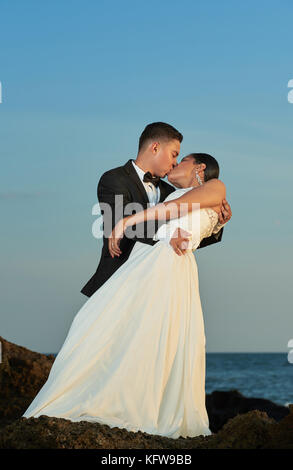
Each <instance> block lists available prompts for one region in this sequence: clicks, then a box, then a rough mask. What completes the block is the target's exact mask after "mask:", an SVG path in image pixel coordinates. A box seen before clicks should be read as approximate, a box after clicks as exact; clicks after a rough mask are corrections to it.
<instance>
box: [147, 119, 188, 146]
mask: <svg viewBox="0 0 293 470" xmlns="http://www.w3.org/2000/svg"><path fill="white" fill-rule="evenodd" d="M151 139H158V140H159V139H160V140H165V141H168V140H173V139H176V140H179V142H180V143H181V142H182V140H183V135H182V134H180V132H179V131H177V129H175V127H173V126H171V125H170V124H167V123H165V122H152V123H151V124H148V125H147V126H146V127H145V129H144V130H143V132H142V134H141V136H140V138H139V144H138V151H139V152H140V150H141V149H142V148H143V147H144V146H145V143H146V142H147V141H148V140H151Z"/></svg>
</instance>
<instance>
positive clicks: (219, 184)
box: [205, 178, 226, 193]
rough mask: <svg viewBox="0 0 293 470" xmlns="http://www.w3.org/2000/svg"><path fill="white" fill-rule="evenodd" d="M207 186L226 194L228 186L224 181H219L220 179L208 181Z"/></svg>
mask: <svg viewBox="0 0 293 470" xmlns="http://www.w3.org/2000/svg"><path fill="white" fill-rule="evenodd" d="M205 184H207V185H209V187H211V188H213V189H216V190H218V191H221V192H224V193H225V192H226V186H225V184H224V182H223V181H222V180H219V179H218V178H211V179H210V180H208V181H207V182H206V183H205Z"/></svg>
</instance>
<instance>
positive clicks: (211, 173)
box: [189, 153, 220, 181]
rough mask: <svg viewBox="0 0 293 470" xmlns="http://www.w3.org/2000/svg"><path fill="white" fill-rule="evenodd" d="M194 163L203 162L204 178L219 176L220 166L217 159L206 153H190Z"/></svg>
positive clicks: (206, 179)
mask: <svg viewBox="0 0 293 470" xmlns="http://www.w3.org/2000/svg"><path fill="white" fill-rule="evenodd" d="M189 155H190V156H191V157H193V158H194V160H195V163H205V164H206V168H205V170H204V180H205V181H208V180H210V179H212V178H219V173H220V168H219V164H218V162H217V160H216V159H215V158H214V157H212V156H211V155H209V154H208V153H190V154H189Z"/></svg>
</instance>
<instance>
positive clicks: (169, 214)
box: [124, 178, 226, 228]
mask: <svg viewBox="0 0 293 470" xmlns="http://www.w3.org/2000/svg"><path fill="white" fill-rule="evenodd" d="M225 197H226V188H225V185H224V183H223V182H222V181H220V180H218V179H216V178H213V179H211V180H209V181H207V182H206V183H204V184H203V185H202V186H197V187H196V188H194V189H191V190H190V191H188V192H186V193H185V194H183V195H182V196H180V197H178V198H177V199H172V200H171V201H167V202H161V203H159V204H157V205H156V206H153V207H149V208H148V209H145V210H143V211H140V212H137V213H136V214H134V215H131V216H129V217H126V218H125V219H124V220H125V227H126V228H127V227H131V226H132V225H135V224H138V223H140V222H143V221H146V220H165V221H166V220H170V219H176V218H177V217H182V216H184V215H186V214H188V213H189V212H191V211H192V210H197V209H199V206H200V208H201V209H203V208H206V207H214V206H217V205H219V204H221V203H222V200H223V199H225Z"/></svg>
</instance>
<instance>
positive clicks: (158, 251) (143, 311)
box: [23, 241, 211, 439]
mask: <svg viewBox="0 0 293 470" xmlns="http://www.w3.org/2000/svg"><path fill="white" fill-rule="evenodd" d="M205 344H206V341H205V333H204V322H203V315H202V308H201V301H200V296H199V286H198V272H197V265H196V261H195V258H194V255H193V253H192V251H191V250H187V252H186V254H185V255H182V256H178V255H177V254H176V253H175V252H174V251H173V249H172V247H171V246H170V245H167V244H166V243H164V242H163V241H159V242H157V243H156V244H155V245H154V246H150V245H147V244H144V243H141V242H136V244H135V246H134V248H133V250H132V252H131V254H130V257H129V258H128V260H127V261H126V262H125V263H124V264H123V265H122V266H121V267H120V268H119V269H118V270H117V271H116V272H115V273H114V274H113V275H112V276H111V277H110V278H109V279H108V281H107V282H106V283H105V284H103V285H102V286H101V287H100V288H99V289H98V290H97V291H96V292H95V293H94V294H93V295H92V296H91V297H90V298H89V299H88V300H87V301H86V303H85V304H84V305H83V306H82V308H81V309H80V310H79V312H78V313H77V314H76V316H75V317H74V319H73V322H72V324H71V327H70V329H69V332H68V334H67V337H66V339H65V342H64V344H63V346H62V348H61V349H60V351H59V353H58V355H57V356H56V358H55V361H54V363H53V365H52V368H51V370H50V374H49V377H48V379H47V381H46V383H45V384H44V385H43V387H42V388H41V390H40V391H39V393H38V394H37V395H36V397H35V398H34V400H33V401H32V403H31V404H30V406H29V407H28V409H27V410H26V412H25V413H24V414H23V417H26V418H29V417H32V416H33V417H36V418H37V417H39V416H41V415H46V416H55V417H60V418H65V419H68V420H70V421H74V422H77V421H91V422H97V423H101V424H107V425H108V426H110V427H115V426H117V427H119V428H125V429H127V430H128V431H135V432H136V431H142V432H146V433H149V434H157V435H161V436H167V437H170V438H174V439H176V438H178V437H180V436H182V437H194V436H198V435H210V434H211V431H210V429H209V421H208V415H207V411H206V407H205Z"/></svg>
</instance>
